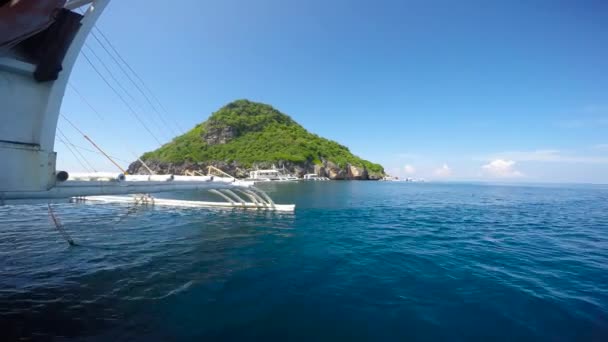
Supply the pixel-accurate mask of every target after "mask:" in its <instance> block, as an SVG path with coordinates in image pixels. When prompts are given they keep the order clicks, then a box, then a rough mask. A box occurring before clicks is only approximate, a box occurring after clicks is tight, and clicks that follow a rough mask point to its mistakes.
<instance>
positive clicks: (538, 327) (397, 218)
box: [0, 182, 608, 341]
mask: <svg viewBox="0 0 608 342" xmlns="http://www.w3.org/2000/svg"><path fill="white" fill-rule="evenodd" d="M264 187H265V188H264V189H265V190H266V191H267V192H268V193H269V194H270V195H271V196H272V197H273V198H274V199H275V200H276V201H277V202H278V203H296V204H297V209H296V212H295V213H294V214H278V213H269V212H261V211H247V212H243V211H231V210H206V209H205V210H200V209H175V208H161V207H155V208H142V207H139V208H134V207H130V206H127V205H90V204H56V205H54V209H55V211H56V213H57V215H58V216H59V217H60V219H61V220H62V221H63V223H64V225H65V227H66V229H67V230H68V231H69V233H70V234H71V235H72V237H73V238H74V240H75V241H76V242H77V244H78V245H77V246H74V247H69V246H68V245H67V244H66V243H65V241H63V240H62V239H61V236H60V235H59V234H58V233H57V231H55V230H54V228H53V227H52V226H51V224H50V222H49V217H48V213H47V210H46V207H45V206H40V205H31V206H4V207H0V272H1V273H0V274H1V276H0V340H2V341H12V340H17V339H25V340H28V339H33V340H52V339H55V340H57V339H62V338H72V339H75V340H93V341H107V340H110V339H113V340H120V341H122V340H129V341H131V340H138V341H154V340H202V339H225V340H241V341H242V340H251V339H276V340H307V341H310V340H332V341H335V340H450V341H460V340H462V341H464V340H509V341H512V340H530V341H532V340H534V341H537V340H551V341H573V340H577V341H580V340H586V341H608V187H605V186H604V187H602V186H506V185H475V184H433V183H427V184H408V183H393V182H309V183H300V184H296V183H291V184H265V185H264ZM172 196H173V197H177V198H190V199H192V198H198V196H199V195H198V194H173V195H172Z"/></svg>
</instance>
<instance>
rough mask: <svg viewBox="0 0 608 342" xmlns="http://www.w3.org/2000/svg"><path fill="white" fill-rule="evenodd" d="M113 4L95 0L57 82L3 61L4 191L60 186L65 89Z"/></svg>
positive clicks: (0, 187) (0, 185) (0, 180)
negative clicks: (58, 146)
mask: <svg viewBox="0 0 608 342" xmlns="http://www.w3.org/2000/svg"><path fill="white" fill-rule="evenodd" d="M108 2H109V0H95V1H93V3H92V5H91V6H90V7H89V9H88V11H87V12H86V14H85V16H84V18H83V19H82V21H81V23H82V26H81V27H80V29H79V31H78V33H77V34H76V36H75V37H74V40H73V41H72V44H71V45H70V47H69V49H68V50H67V53H66V56H65V58H64V60H63V63H62V66H63V70H62V71H61V72H60V73H59V77H58V79H57V80H56V81H49V82H42V83H40V82H37V81H36V80H35V79H34V77H33V74H32V73H31V71H32V70H33V67H32V66H31V65H29V64H27V63H23V62H19V61H12V62H11V61H9V60H6V59H3V60H2V61H0V103H1V104H2V105H1V106H0V120H1V122H2V123H1V124H0V141H1V142H2V143H1V144H0V161H1V162H0V163H1V164H0V165H2V166H3V167H2V172H1V173H2V175H1V176H0V193H2V192H6V191H10V192H15V191H24V192H30V191H35V190H38V191H43V192H44V191H46V190H48V189H49V188H51V187H53V186H54V184H55V173H56V170H55V160H56V155H55V152H54V151H53V149H54V144H55V131H56V129H57V120H58V118H59V109H60V107H61V102H62V100H63V95H64V93H65V87H66V85H67V82H68V78H69V76H70V72H71V71H72V67H73V66H74V63H75V62H76V58H77V57H78V54H79V53H80V49H81V48H82V45H83V44H84V41H85V38H86V37H87V35H88V34H89V32H90V30H91V29H92V28H93V25H94V24H95V21H96V20H97V18H98V17H99V15H101V13H102V12H103V10H104V8H105V7H106V5H107V4H108Z"/></svg>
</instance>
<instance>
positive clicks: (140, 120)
mask: <svg viewBox="0 0 608 342" xmlns="http://www.w3.org/2000/svg"><path fill="white" fill-rule="evenodd" d="M80 52H81V54H82V56H83V57H84V58H85V59H86V61H87V62H88V63H89V65H90V66H91V67H92V68H93V70H94V71H95V72H96V73H97V75H99V77H101V79H102V80H103V81H104V82H105V84H106V85H107V86H108V87H110V89H112V91H113V92H114V94H116V96H118V98H120V100H121V101H122V102H123V103H124V104H125V105H126V106H127V108H129V110H130V111H131V113H132V114H133V116H134V117H135V118H136V119H137V121H138V122H139V123H140V124H141V125H142V127H143V128H144V129H145V130H146V131H147V132H148V133H149V134H150V136H152V138H153V139H154V140H156V142H157V143H158V144H159V145H162V143H161V142H160V140H158V138H157V137H156V136H155V135H154V133H152V131H151V130H150V128H148V126H147V125H146V124H145V123H144V122H143V120H142V119H141V118H140V117H139V115H137V112H135V110H134V109H133V107H131V105H130V104H129V103H128V102H127V101H126V100H125V99H124V97H123V96H122V95H120V93H119V92H118V91H117V90H116V88H114V87H113V86H112V85H111V84H110V82H108V80H107V79H106V78H105V77H104V76H103V75H102V74H101V72H99V69H97V67H96V66H95V64H93V62H92V61H91V60H90V59H89V57H88V56H87V54H86V53H85V52H84V51H80Z"/></svg>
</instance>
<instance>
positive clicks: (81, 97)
mask: <svg viewBox="0 0 608 342" xmlns="http://www.w3.org/2000/svg"><path fill="white" fill-rule="evenodd" d="M68 86H69V87H70V89H72V90H73V91H74V92H75V93H76V95H78V97H80V99H81V100H82V101H83V102H84V103H85V104H86V105H87V106H88V107H89V108H91V110H92V111H93V112H94V113H95V114H96V115H97V117H98V118H99V120H101V121H103V122H104V123H107V121H106V120H105V119H104V118H103V116H102V115H101V113H99V111H97V109H95V107H93V105H92V104H91V103H90V102H89V101H88V100H87V99H86V98H85V97H84V95H82V93H81V92H80V91H79V90H78V88H76V87H75V86H74V85H72V84H71V83H68ZM115 133H117V134H118V132H117V131H116V132H115ZM118 135H119V138H120V139H121V140H122V141H123V142H124V141H127V139H124V137H123V136H122V135H120V134H118ZM74 146H75V147H78V146H76V145H74ZM124 146H125V147H126V148H127V150H128V151H129V152H130V153H131V154H132V155H133V156H134V157H135V158H136V159H137V160H138V161H139V162H140V163H141V164H142V165H143V167H144V168H145V169H146V170H148V172H149V173H150V174H151V175H153V174H155V172H154V171H152V169H150V167H148V165H147V164H146V163H145V162H144V161H143V160H142V159H141V158H140V157H139V155H137V154H136V153H135V152H133V150H131V149H129V148H128V144H124ZM93 152H95V153H99V152H97V151H93ZM111 157H112V156H111ZM112 158H114V159H116V160H120V159H119V158H116V157H112ZM120 161H122V162H123V163H129V162H127V161H124V160H120Z"/></svg>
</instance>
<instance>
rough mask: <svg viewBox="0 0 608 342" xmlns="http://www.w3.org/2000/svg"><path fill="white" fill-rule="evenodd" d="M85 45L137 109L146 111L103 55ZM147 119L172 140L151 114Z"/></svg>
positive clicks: (159, 131) (162, 134) (165, 137)
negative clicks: (111, 68)
mask: <svg viewBox="0 0 608 342" xmlns="http://www.w3.org/2000/svg"><path fill="white" fill-rule="evenodd" d="M84 46H85V47H86V48H87V49H89V51H90V52H91V53H92V54H93V56H94V57H95V58H96V59H97V60H98V61H99V64H101V66H102V67H103V68H104V70H105V71H106V73H107V75H109V76H110V78H111V79H112V80H113V81H114V83H115V84H116V85H118V87H119V88H120V90H121V91H122V93H123V94H125V95H126V96H127V97H128V98H129V99H130V100H131V103H132V104H134V107H135V108H137V110H138V111H139V112H140V113H145V110H144V108H143V107H142V106H141V105H140V104H139V102H138V101H137V100H136V99H135V97H134V96H133V95H131V93H130V92H129V90H127V88H125V87H124V86H123V85H122V83H121V82H120V80H119V79H118V78H116V76H114V73H113V72H112V70H110V68H109V67H108V65H107V64H106V63H105V62H104V61H103V59H101V57H100V56H99V55H98V54H97V52H95V50H93V48H91V47H90V46H89V45H88V44H86V43H85V44H84ZM145 117H146V119H148V121H149V122H152V123H153V124H154V126H155V127H156V129H157V131H158V133H159V134H160V135H161V136H164V137H163V139H165V140H170V139H169V138H167V137H170V136H171V133H170V132H169V134H168V135H167V133H166V132H164V131H163V128H162V127H163V126H162V125H159V124H158V123H157V122H156V121H154V120H152V119H151V118H150V117H149V116H145Z"/></svg>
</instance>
